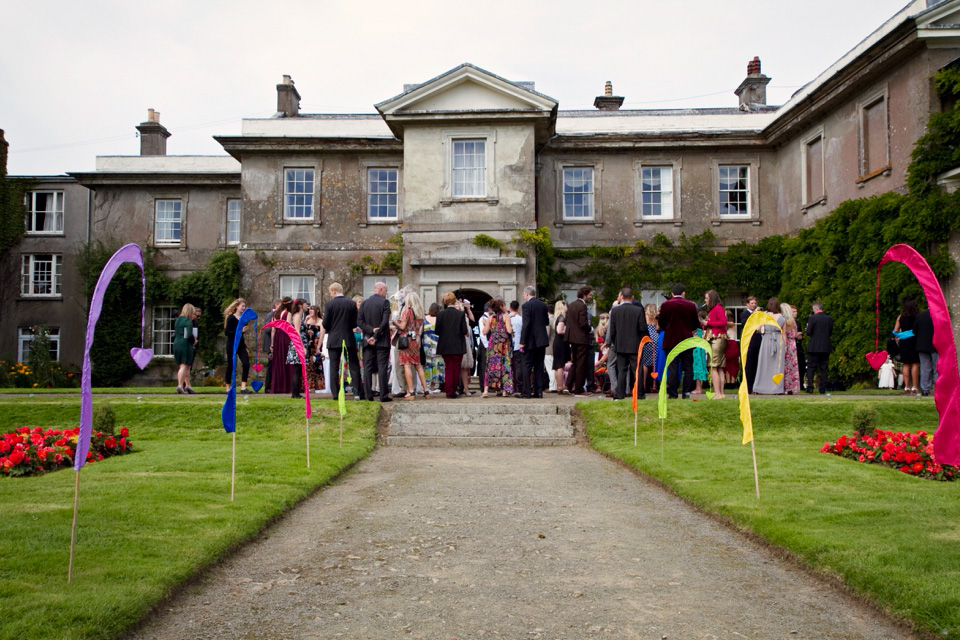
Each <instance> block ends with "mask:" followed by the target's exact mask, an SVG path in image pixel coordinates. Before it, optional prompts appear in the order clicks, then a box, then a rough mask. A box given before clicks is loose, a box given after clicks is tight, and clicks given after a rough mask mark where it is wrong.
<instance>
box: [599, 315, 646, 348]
mask: <svg viewBox="0 0 960 640" xmlns="http://www.w3.org/2000/svg"><path fill="white" fill-rule="evenodd" d="M645 335H648V332H647V317H646V314H644V312H643V308H642V307H637V306H635V305H632V304H629V303H624V304H620V305H617V306H616V307H614V308H613V309H612V310H611V311H610V326H609V327H608V328H607V344H609V345H610V348H611V349H613V350H614V351H615V352H617V353H625V354H629V353H636V352H637V350H638V349H639V348H640V340H641V339H642V338H643V336H645Z"/></svg>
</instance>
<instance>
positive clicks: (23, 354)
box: [17, 327, 60, 362]
mask: <svg viewBox="0 0 960 640" xmlns="http://www.w3.org/2000/svg"><path fill="white" fill-rule="evenodd" d="M33 337H34V332H33V327H20V328H19V329H17V362H26V361H27V360H28V359H29V358H30V345H31V343H33ZM47 338H48V339H49V340H50V358H51V359H52V360H54V361H57V362H59V360H60V327H47Z"/></svg>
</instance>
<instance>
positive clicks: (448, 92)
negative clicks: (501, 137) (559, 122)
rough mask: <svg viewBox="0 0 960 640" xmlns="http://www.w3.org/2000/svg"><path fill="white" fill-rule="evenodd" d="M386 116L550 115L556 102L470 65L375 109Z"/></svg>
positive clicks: (419, 86)
mask: <svg viewBox="0 0 960 640" xmlns="http://www.w3.org/2000/svg"><path fill="white" fill-rule="evenodd" d="M376 107H377V110H378V111H379V112H380V113H381V114H382V115H384V116H392V115H401V114H410V113H449V112H463V111H534V112H537V111H539V112H546V113H550V112H552V111H554V110H555V109H556V107H557V101H556V100H554V99H553V98H550V97H549V96H545V95H543V94H540V93H537V92H536V91H532V90H530V89H529V88H527V86H525V85H523V84H519V83H515V82H510V81H509V80H506V79H504V78H501V77H500V76H497V75H494V74H492V73H490V72H489V71H485V70H483V69H481V68H479V67H475V66H473V65H471V64H462V65H460V66H459V67H457V68H455V69H451V70H450V71H448V72H446V73H444V74H442V75H440V76H437V77H436V78H434V79H432V80H428V81H427V82H424V83H423V84H419V85H416V86H414V87H412V88H411V89H409V90H408V91H405V92H403V93H401V94H400V95H399V96H396V97H394V98H391V99H389V100H386V101H384V102H381V103H380V104H378V105H376Z"/></svg>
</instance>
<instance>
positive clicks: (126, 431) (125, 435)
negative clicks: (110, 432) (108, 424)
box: [120, 427, 130, 438]
mask: <svg viewBox="0 0 960 640" xmlns="http://www.w3.org/2000/svg"><path fill="white" fill-rule="evenodd" d="M120 437H121V438H128V437H130V429H127V428H126V427H124V428H123V429H120Z"/></svg>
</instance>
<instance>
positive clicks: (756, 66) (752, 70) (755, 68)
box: [747, 56, 760, 76]
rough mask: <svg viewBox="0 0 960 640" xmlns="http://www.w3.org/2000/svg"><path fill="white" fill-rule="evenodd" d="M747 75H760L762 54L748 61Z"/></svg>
mask: <svg viewBox="0 0 960 640" xmlns="http://www.w3.org/2000/svg"><path fill="white" fill-rule="evenodd" d="M747 75H748V76H758V75H760V56H753V60H751V61H750V62H748V63H747Z"/></svg>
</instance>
